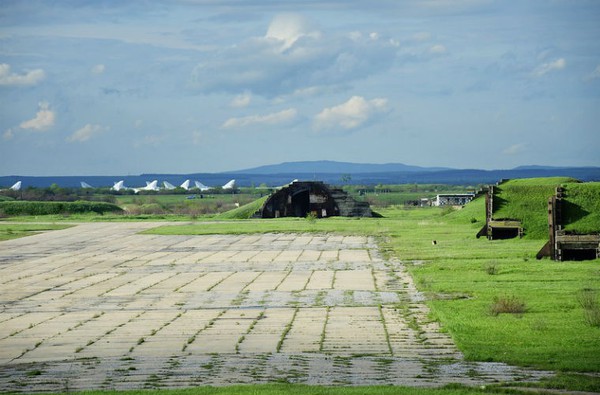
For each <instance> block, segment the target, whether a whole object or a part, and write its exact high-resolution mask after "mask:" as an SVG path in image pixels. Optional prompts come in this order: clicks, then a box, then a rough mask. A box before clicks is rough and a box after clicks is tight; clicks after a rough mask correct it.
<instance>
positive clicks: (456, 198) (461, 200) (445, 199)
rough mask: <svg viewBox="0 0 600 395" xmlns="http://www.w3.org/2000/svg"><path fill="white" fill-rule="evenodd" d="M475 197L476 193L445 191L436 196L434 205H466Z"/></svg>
mask: <svg viewBox="0 0 600 395" xmlns="http://www.w3.org/2000/svg"><path fill="white" fill-rule="evenodd" d="M473 198H475V194H474V193H445V194H439V195H437V196H436V198H435V200H434V201H433V205H434V206H438V207H442V206H464V205H465V204H467V203H469V202H470V201H471V200H473Z"/></svg>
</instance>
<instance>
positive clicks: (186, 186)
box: [163, 180, 190, 191]
mask: <svg viewBox="0 0 600 395" xmlns="http://www.w3.org/2000/svg"><path fill="white" fill-rule="evenodd" d="M163 185H164V187H165V189H167V190H169V191H170V190H173V189H175V185H173V184H171V183H170V182H169V181H163ZM179 187H180V188H183V189H185V190H186V191H189V190H190V180H185V181H184V182H183V184H181V185H180V186H179Z"/></svg>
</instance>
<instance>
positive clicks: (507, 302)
mask: <svg viewBox="0 0 600 395" xmlns="http://www.w3.org/2000/svg"><path fill="white" fill-rule="evenodd" d="M526 311H527V306H526V305H525V302H524V301H522V300H521V299H520V298H518V297H516V296H514V295H508V296H500V297H498V296H496V297H494V300H493V302H492V304H491V306H490V314H491V315H493V316H494V317H496V316H498V315H500V314H517V315H519V314H523V313H525V312H526Z"/></svg>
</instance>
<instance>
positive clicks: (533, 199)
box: [494, 177, 579, 239]
mask: <svg viewBox="0 0 600 395" xmlns="http://www.w3.org/2000/svg"><path fill="white" fill-rule="evenodd" d="M578 182H579V181H577V180H575V179H573V178H568V177H549V178H527V179H518V180H510V181H507V182H505V183H503V184H501V185H500V186H498V187H496V193H495V196H494V219H496V220H504V219H511V220H519V221H522V223H523V228H524V230H525V237H528V238H532V239H544V238H547V237H548V199H549V198H550V197H551V196H552V195H554V193H555V190H556V187H557V186H566V185H568V184H574V183H578Z"/></svg>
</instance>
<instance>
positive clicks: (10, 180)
mask: <svg viewBox="0 0 600 395" xmlns="http://www.w3.org/2000/svg"><path fill="white" fill-rule="evenodd" d="M559 176H560V177H573V178H576V179H578V180H581V181H600V167H565V168H558V167H557V168H521V169H511V170H478V169H466V170H440V171H427V172H382V173H348V172H345V173H315V172H311V173H301V172H285V173H278V174H242V173H217V174H215V173H197V174H141V175H135V176H88V177H86V176H64V177H60V176H57V177H29V176H28V177H20V176H6V177H0V185H1V186H4V187H10V186H11V185H13V184H14V183H15V182H17V181H22V182H23V188H27V187H29V186H33V187H49V186H50V185H52V184H57V185H60V186H61V187H79V186H80V182H81V181H85V182H87V183H88V184H90V185H92V186H94V187H103V188H110V187H112V185H113V184H114V183H115V182H116V181H119V180H124V181H125V185H127V186H129V187H139V186H144V185H146V181H152V180H158V181H159V184H162V182H163V181H168V182H170V183H171V184H173V185H180V184H181V183H182V182H183V181H185V180H186V179H190V180H198V181H201V182H202V183H203V184H205V185H208V186H219V185H223V184H224V183H226V182H227V181H229V180H231V179H235V180H236V184H237V185H238V186H241V187H251V186H259V185H261V184H264V185H268V186H270V187H275V186H281V185H285V184H288V183H290V182H291V181H292V180H294V179H298V180H304V181H323V182H325V183H327V184H332V185H350V184H353V185H357V184H360V185H377V184H452V185H477V184H494V183H496V182H497V181H499V180H501V179H513V178H534V177H559Z"/></svg>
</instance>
